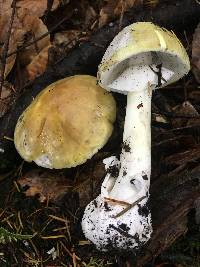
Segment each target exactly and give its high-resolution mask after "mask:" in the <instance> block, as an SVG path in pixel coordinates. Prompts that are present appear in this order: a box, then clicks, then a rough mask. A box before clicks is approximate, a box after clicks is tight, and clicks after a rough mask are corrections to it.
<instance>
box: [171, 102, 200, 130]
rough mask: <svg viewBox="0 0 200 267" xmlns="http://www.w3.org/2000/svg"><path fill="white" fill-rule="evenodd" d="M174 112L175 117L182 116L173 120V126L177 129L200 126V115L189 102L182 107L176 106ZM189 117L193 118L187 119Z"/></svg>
mask: <svg viewBox="0 0 200 267" xmlns="http://www.w3.org/2000/svg"><path fill="white" fill-rule="evenodd" d="M173 112H174V115H177V116H180V118H175V119H173V120H172V125H173V126H174V127H175V128H179V127H183V126H190V125H196V124H200V115H199V113H198V111H197V110H196V109H195V107H194V106H193V105H192V104H191V103H190V102H189V101H185V102H183V103H182V104H181V105H178V106H176V107H175V108H174V109H173ZM184 116H185V118H184ZM189 116H191V117H190V118H187V117H189Z"/></svg>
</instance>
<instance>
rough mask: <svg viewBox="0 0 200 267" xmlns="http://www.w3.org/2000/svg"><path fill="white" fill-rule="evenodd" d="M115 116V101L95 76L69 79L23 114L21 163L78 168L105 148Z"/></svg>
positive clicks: (17, 139) (18, 135) (18, 142)
mask: <svg viewBox="0 0 200 267" xmlns="http://www.w3.org/2000/svg"><path fill="white" fill-rule="evenodd" d="M115 117H116V103H115V100H114V98H113V96H112V95H111V94H110V93H108V92H107V91H106V90H104V89H103V88H101V87H100V86H99V85H97V80H96V78H95V77H92V76H88V75H76V76H72V77H68V78H65V79H62V80H59V81H57V82H55V83H53V84H51V85H49V86H48V87H47V88H45V89H44V90H43V91H41V92H40V94H39V95H38V96H37V97H36V98H35V99H34V101H33V102H32V103H31V104H30V106H29V107H28V108H27V109H26V110H25V111H24V112H23V113H22V115H21V116H20V118H19V120H18V122H17V125H16V128H15V133H14V143H15V147H16V149H17V151H18V152H19V154H20V155H21V157H22V158H24V159H25V160H26V161H29V162H31V161H34V162H36V164H38V165H39V166H42V167H46V168H51V169H52V168H55V169H61V168H70V167H75V166H77V165H79V164H82V163H84V162H85V161H86V160H87V159H90V158H91V157H92V156H93V155H94V154H95V153H96V152H97V151H98V150H99V149H100V148H102V147H103V146H104V145H105V143H106V142H107V141H108V139H109V137H110V136H111V133H112V130H113V122H114V121H115Z"/></svg>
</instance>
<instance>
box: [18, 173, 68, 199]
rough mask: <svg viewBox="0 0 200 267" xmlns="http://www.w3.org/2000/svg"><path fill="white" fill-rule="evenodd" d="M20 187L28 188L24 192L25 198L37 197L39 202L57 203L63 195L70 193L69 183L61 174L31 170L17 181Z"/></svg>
mask: <svg viewBox="0 0 200 267" xmlns="http://www.w3.org/2000/svg"><path fill="white" fill-rule="evenodd" d="M18 183H19V184H20V186H21V187H22V188H23V187H27V186H28V187H29V188H28V189H27V190H26V191H25V195H26V196H27V197H33V196H39V201H40V202H44V201H47V200H48V201H52V202H57V201H59V200H60V199H61V198H62V197H63V195H64V194H65V193H67V192H69V191H70V189H71V187H72V184H71V181H69V180H68V179H66V178H65V177H64V176H63V174H62V173H60V172H59V173H58V172H57V173H55V172H51V171H44V170H40V169H36V170H32V171H30V172H28V173H27V174H26V175H24V176H23V177H22V178H21V179H19V180H18Z"/></svg>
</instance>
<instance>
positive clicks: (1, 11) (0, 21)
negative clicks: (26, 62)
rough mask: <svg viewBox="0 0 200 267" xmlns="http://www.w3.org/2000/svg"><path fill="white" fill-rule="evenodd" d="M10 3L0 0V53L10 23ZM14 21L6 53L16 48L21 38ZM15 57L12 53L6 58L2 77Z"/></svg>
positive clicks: (9, 69) (5, 74) (10, 67)
mask: <svg viewBox="0 0 200 267" xmlns="http://www.w3.org/2000/svg"><path fill="white" fill-rule="evenodd" d="M11 3H12V1H8V0H7V1H2V0H0V55H1V54H2V52H3V49H4V42H5V40H6V37H7V35H6V34H7V32H8V28H9V23H10V17H11V12H12V8H11ZM15 24H16V23H15V21H14V22H13V30H12V31H11V36H10V41H9V48H8V53H11V52H13V51H15V50H16V48H17V44H18V40H20V39H21V34H20V32H17V33H16V32H15V26H16V25H15ZM15 58H16V55H12V56H10V57H8V58H7V60H6V66H5V73H4V77H6V76H7V75H8V74H9V72H10V71H11V69H12V67H13V65H14V63H15Z"/></svg>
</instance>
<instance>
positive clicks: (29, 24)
mask: <svg viewBox="0 0 200 267" xmlns="http://www.w3.org/2000/svg"><path fill="white" fill-rule="evenodd" d="M11 2H12V1H5V2H0V6H1V7H2V10H0V39H1V42H2V46H1V47H0V54H1V53H2V49H3V48H4V42H5V39H6V37H7V32H8V27H9V22H10V16H11V11H12V8H11V6H9V5H10V4H11ZM47 32H48V29H47V27H46V26H45V25H44V23H43V22H42V20H41V19H39V18H38V17H37V16H35V15H30V14H29V13H28V9H25V8H17V9H16V12H15V17H14V21H13V26H12V31H11V36H10V41H9V50H8V54H10V53H12V52H15V51H16V49H17V47H18V46H23V45H24V44H26V43H27V42H30V41H34V40H36V39H37V38H39V37H40V36H41V35H43V34H45V33H47ZM49 45H50V38H49V34H47V35H46V36H45V37H44V38H42V39H41V40H39V41H37V42H35V43H34V44H33V45H31V46H28V47H26V48H25V49H24V50H23V51H22V52H20V54H19V59H20V63H21V64H22V65H27V64H30V62H31V61H32V60H33V59H34V63H33V65H34V66H35V65H36V63H35V62H36V60H37V59H39V60H40V61H41V57H40V56H38V54H39V53H40V51H42V50H43V49H44V48H45V47H48V46H49ZM37 56H38V57H37ZM15 58H16V54H15V53H14V54H13V55H12V56H9V57H8V58H7V64H6V69H5V77H6V76H7V74H8V73H9V72H10V71H11V69H12V67H13V65H14V62H15ZM38 65H41V62H39V63H38ZM43 66H44V64H43ZM45 66H46V63H45ZM43 71H44V67H43V69H42V70H41V69H39V70H38V73H42V72H43Z"/></svg>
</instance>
